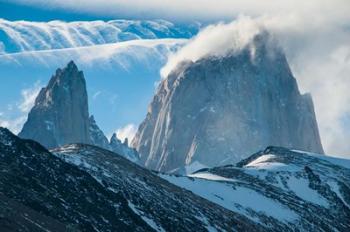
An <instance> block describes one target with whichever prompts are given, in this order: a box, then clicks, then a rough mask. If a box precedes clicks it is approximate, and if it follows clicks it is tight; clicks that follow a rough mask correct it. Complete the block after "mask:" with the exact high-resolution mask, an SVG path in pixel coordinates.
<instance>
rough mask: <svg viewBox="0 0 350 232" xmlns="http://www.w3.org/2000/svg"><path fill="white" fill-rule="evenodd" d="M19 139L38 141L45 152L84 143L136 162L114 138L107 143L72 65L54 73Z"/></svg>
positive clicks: (135, 156) (79, 73)
mask: <svg viewBox="0 0 350 232" xmlns="http://www.w3.org/2000/svg"><path fill="white" fill-rule="evenodd" d="M19 136H20V137H22V138H28V139H33V140H35V141H38V142H39V143H41V144H42V145H44V146H45V147H46V148H48V149H52V148H55V147H59V146H63V145H66V144H71V143H83V144H91V145H95V146H99V147H102V148H104V149H108V150H111V151H114V152H116V153H118V154H120V155H123V156H125V157H127V158H129V159H131V160H133V161H137V160H138V154H137V152H136V151H135V150H134V149H131V148H129V147H128V145H127V144H125V143H122V142H121V141H120V140H118V139H117V138H116V136H115V138H114V139H112V140H111V142H109V141H108V139H107V137H106V136H105V134H104V133H103V131H102V130H101V129H100V128H99V127H98V125H97V123H96V121H95V118H94V116H93V115H91V116H89V109H88V96H87V91H86V82H85V78H84V74H83V72H82V71H80V70H79V69H78V67H77V65H76V64H75V63H74V61H70V62H69V63H68V64H67V66H66V67H65V68H63V69H60V68H59V69H57V70H56V73H55V75H53V76H52V78H51V79H50V81H49V83H48V85H47V86H46V87H45V88H43V89H42V90H41V91H40V93H39V95H38V97H37V98H36V100H35V105H34V107H33V108H32V109H31V111H30V113H29V115H28V120H27V122H26V123H25V124H24V126H23V129H22V131H21V132H20V133H19Z"/></svg>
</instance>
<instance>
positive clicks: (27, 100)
mask: <svg viewBox="0 0 350 232" xmlns="http://www.w3.org/2000/svg"><path fill="white" fill-rule="evenodd" d="M41 88H42V86H41V84H40V81H37V82H35V83H34V85H33V86H31V87H30V88H27V89H23V90H22V91H21V95H22V99H21V102H20V103H18V109H19V110H20V111H21V112H23V113H28V112H29V111H30V109H31V108H32V107H33V106H34V103H35V99H36V97H37V96H38V94H39V92H40V90H41Z"/></svg>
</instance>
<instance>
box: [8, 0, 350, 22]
mask: <svg viewBox="0 0 350 232" xmlns="http://www.w3.org/2000/svg"><path fill="white" fill-rule="evenodd" d="M12 1H15V2H17V3H21V4H26V5H34V6H40V7H43V8H52V9H57V8H60V9H68V10H74V11H78V12H81V13H90V14H94V15H102V16H115V17H120V16H124V17H125V16H127V17H128V18H130V17H133V18H135V17H143V18H145V17H149V18H150V17H151V18H172V19H174V18H175V19H189V18H192V19H218V18H219V19H222V18H231V19H232V17H234V16H237V15H238V14H242V13H243V14H248V15H252V16H258V15H263V14H265V15H266V14H267V15H271V14H282V15H285V14H288V13H291V12H294V13H297V14H299V15H304V16H309V17H310V19H312V20H317V19H319V18H327V17H329V16H333V18H335V19H339V18H341V17H343V19H344V18H345V17H346V18H348V17H349V14H348V12H349V7H350V6H349V2H348V1H347V0H333V1H329V0H309V1H304V0H284V1H283V0H282V1H275V0H265V1H260V0H220V1H213V0H201V1H198V0H176V1H164V0H148V1H144V0H99V1H95V0H78V1H77V0H65V1H62V0H50V1H46V0H12ZM330 20H332V19H330Z"/></svg>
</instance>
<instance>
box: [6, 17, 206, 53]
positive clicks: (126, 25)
mask: <svg viewBox="0 0 350 232" xmlns="http://www.w3.org/2000/svg"><path fill="white" fill-rule="evenodd" d="M199 26H200V25H199V24H197V23H193V24H188V25H180V24H179V25H177V24H173V23H171V22H168V21H165V20H153V21H139V20H112V21H107V22H105V21H78V22H63V21H51V22H29V21H8V20H4V19H0V54H1V53H14V52H23V51H37V50H51V49H61V48H75V47H82V46H91V45H97V44H107V43H117V42H122V41H127V40H135V39H161V38H190V37H192V36H193V35H194V34H196V33H197V32H198V29H199Z"/></svg>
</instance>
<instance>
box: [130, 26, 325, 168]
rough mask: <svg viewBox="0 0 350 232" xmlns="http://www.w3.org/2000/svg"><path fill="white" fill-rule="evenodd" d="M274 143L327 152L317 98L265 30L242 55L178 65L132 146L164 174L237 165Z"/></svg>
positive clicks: (163, 84)
mask: <svg viewBox="0 0 350 232" xmlns="http://www.w3.org/2000/svg"><path fill="white" fill-rule="evenodd" d="M269 145H275V146H284V147H287V148H295V149H302V150H306V151H313V152H318V153H323V149H322V145H321V141H320V136H319V132H318V127H317V122H316V118H315V113H314V108H313V102H312V99H311V96H310V95H309V94H305V95H302V94H300V92H299V90H298V86H297V82H296V80H295V78H294V77H293V75H292V73H291V70H290V68H289V65H288V62H287V60H286V57H285V55H284V54H283V52H282V51H281V49H279V48H278V47H276V46H274V45H273V44H272V42H271V41H270V39H269V35H268V34H265V33H263V34H259V35H258V36H256V37H255V39H254V40H253V41H252V42H251V44H248V45H247V46H246V47H245V48H244V49H242V50H240V51H239V52H229V53H227V54H226V55H225V56H223V57H215V56H209V57H205V58H202V59H200V60H198V61H196V62H190V61H188V62H183V63H181V64H180V65H178V66H177V68H176V69H175V70H173V71H172V72H171V73H170V74H169V75H168V77H167V78H166V79H165V80H163V81H162V83H161V84H160V87H159V89H158V91H157V93H156V95H155V96H154V98H153V101H152V103H151V104H150V106H149V111H148V113H147V116H146V119H145V120H144V121H143V123H142V124H141V125H140V127H139V129H138V132H137V134H136V136H135V139H134V140H133V142H132V146H133V147H135V148H136V150H137V151H138V152H139V154H140V156H141V162H142V163H143V164H144V165H145V166H146V167H148V168H151V169H155V170H161V171H171V170H173V169H176V168H179V167H183V166H185V165H189V164H191V163H193V162H194V161H197V162H199V163H201V164H203V165H207V166H216V165H219V164H225V163H232V162H236V161H238V160H240V159H242V158H245V157H247V156H248V155H249V154H251V153H253V152H255V151H256V150H260V149H262V148H264V147H266V146H269Z"/></svg>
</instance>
